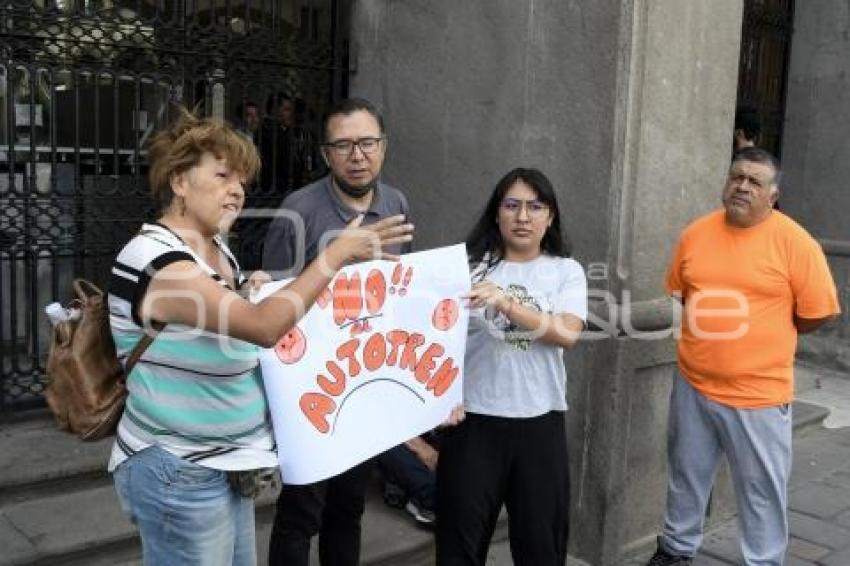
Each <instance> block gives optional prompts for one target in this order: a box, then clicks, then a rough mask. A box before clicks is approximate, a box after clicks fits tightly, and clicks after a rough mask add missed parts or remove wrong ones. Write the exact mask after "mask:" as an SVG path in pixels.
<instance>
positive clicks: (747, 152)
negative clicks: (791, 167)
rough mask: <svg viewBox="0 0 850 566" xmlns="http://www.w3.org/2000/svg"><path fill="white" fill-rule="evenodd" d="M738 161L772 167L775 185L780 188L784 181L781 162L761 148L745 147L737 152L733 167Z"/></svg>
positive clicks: (734, 156) (733, 157)
mask: <svg viewBox="0 0 850 566" xmlns="http://www.w3.org/2000/svg"><path fill="white" fill-rule="evenodd" d="M738 161H750V162H752V163H762V164H764V165H770V167H771V168H772V169H773V184H774V185H776V186H777V187H778V186H779V182H780V181H781V179H782V169H781V168H780V166H779V160H778V159H776V157H774V156H773V154H772V153H770V152H769V151H766V150H764V149H762V148H760V147H745V148H743V149H739V150H738V151H736V152H735V154H734V155H733V156H732V163H731V165H734V164H735V163H737V162H738ZM731 165H730V167H731Z"/></svg>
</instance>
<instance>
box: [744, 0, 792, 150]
mask: <svg viewBox="0 0 850 566" xmlns="http://www.w3.org/2000/svg"><path fill="white" fill-rule="evenodd" d="M793 24H794V0H745V2H744V22H743V26H742V34H741V60H740V65H739V69H738V105H739V106H749V107H752V108H754V109H755V110H756V111H757V112H758V115H759V118H760V121H761V135H760V136H759V139H758V145H759V146H760V147H763V148H765V149H767V150H769V151H771V152H773V153H774V154H775V155H777V156H779V155H780V154H781V153H782V125H783V121H784V120H785V93H786V90H787V84H788V65H789V57H790V53H791V35H792V32H793Z"/></svg>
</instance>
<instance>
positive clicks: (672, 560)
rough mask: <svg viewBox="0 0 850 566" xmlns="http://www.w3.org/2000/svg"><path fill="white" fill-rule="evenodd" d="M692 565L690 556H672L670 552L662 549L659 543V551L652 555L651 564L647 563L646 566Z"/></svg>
mask: <svg viewBox="0 0 850 566" xmlns="http://www.w3.org/2000/svg"><path fill="white" fill-rule="evenodd" d="M691 563H692V559H691V557H690V556H678V555H676V554H670V553H669V552H667V551H666V550H664V549H663V548H661V543H659V544H658V550H656V551H655V554H653V555H652V558H650V559H649V562H647V563H646V566H673V565H681V566H684V565H686V564H691Z"/></svg>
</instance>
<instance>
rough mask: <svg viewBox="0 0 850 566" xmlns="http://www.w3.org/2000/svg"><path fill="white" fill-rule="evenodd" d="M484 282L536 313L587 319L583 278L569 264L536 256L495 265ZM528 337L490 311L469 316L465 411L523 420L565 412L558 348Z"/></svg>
mask: <svg viewBox="0 0 850 566" xmlns="http://www.w3.org/2000/svg"><path fill="white" fill-rule="evenodd" d="M478 279H479V277H476V274H475V273H473V280H474V281H477V280H478ZM485 279H487V280H490V281H492V282H493V283H495V284H497V285H499V286H500V287H501V288H502V289H504V290H505V291H506V292H507V293H508V294H509V295H511V296H512V297H513V298H514V300H516V301H517V302H519V303H521V304H523V305H525V306H527V307H530V308H533V309H535V310H537V311H540V312H545V313H550V314H563V313H570V314H573V315H575V316H577V317H579V318H580V319H582V320H586V318H587V279H586V278H585V275H584V270H583V269H582V267H581V265H579V263H578V262H576V261H575V260H572V259H569V258H562V257H553V256H550V255H541V256H539V257H537V258H535V259H533V260H531V261H527V262H512V261H500V262H499V263H498V264H497V265H496V267H495V268H493V270H492V271H490V272H489V273H488V274H487V275H486V277H485ZM531 336H532V333H531V332H528V331H525V330H523V329H521V328H519V327H517V326H516V325H514V324H512V323H511V322H510V321H509V320H508V319H507V318H506V317H505V316H504V315H502V314H500V313H496V312H495V311H494V310H492V309H475V310H473V311H472V312H471V313H470V319H469V335H468V339H467V343H466V358H465V363H464V372H465V376H464V389H463V393H464V407H465V409H466V410H467V411H469V412H472V413H478V414H484V415H492V416H499V417H514V418H528V417H536V416H539V415H542V414H545V413H548V412H549V411H565V410H566V409H567V399H566V397H567V395H566V393H567V386H566V378H567V371H566V367H565V366H564V359H563V349H562V348H560V347H558V346H554V345H551V344H546V343H543V342H540V341H538V340H533V339H532V337H531Z"/></svg>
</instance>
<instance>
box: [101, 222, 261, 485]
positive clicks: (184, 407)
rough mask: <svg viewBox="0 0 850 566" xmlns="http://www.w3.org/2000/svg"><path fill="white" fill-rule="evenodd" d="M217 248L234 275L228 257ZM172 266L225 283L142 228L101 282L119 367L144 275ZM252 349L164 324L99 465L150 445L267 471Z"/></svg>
mask: <svg viewBox="0 0 850 566" xmlns="http://www.w3.org/2000/svg"><path fill="white" fill-rule="evenodd" d="M215 243H216V245H217V246H218V247H219V249H221V251H222V252H223V253H224V254H225V256H226V257H227V258H228V260H229V261H230V263H231V265H232V266H233V272H234V273H235V274H237V276H236V280H237V283H238V284H239V285H241V284H242V283H243V282H244V276H242V274H241V273H240V272H239V268H238V265H237V263H236V260H235V258H234V257H233V254H232V253H231V252H230V250H229V249H228V247H227V245H226V244H225V243H224V241H222V240H221V239H220V238H218V237H216V240H215ZM175 261H192V262H195V263H196V264H198V266H199V267H200V268H201V269H203V270H204V271H206V272H207V273H208V274H209V276H210V277H211V278H213V279H214V280H216V281H218V282H219V284H221V285H222V286H224V287H228V288H229V286H228V285H227V283H226V282H225V280H224V279H223V278H222V277H221V276H220V275H219V274H218V273H216V272H215V270H214V269H212V268H211V267H210V266H209V265H207V263H206V262H205V261H204V260H203V259H202V258H201V257H200V256H198V255H197V254H195V252H194V251H193V250H192V249H191V248H190V247H189V246H187V245H186V244H184V243H183V241H182V240H181V239H180V237H179V236H177V235H176V234H174V233H173V232H172V231H171V230H169V229H168V228H167V227H165V226H164V225H161V224H153V223H152V224H145V225H143V226H142V229H141V231H140V232H139V234H138V235H136V236H135V237H134V238H133V239H132V240H130V242H129V243H128V244H127V245H126V246H125V247H124V249H122V250H121V252H120V253H119V254H118V257H117V258H116V260H115V264H114V265H113V268H112V274H111V278H110V283H109V314H110V321H109V322H110V326H111V328H112V337H113V339H114V340H115V346H116V349H117V352H118V358H119V360H120V361H121V362H122V363H124V362H126V359H127V357H128V356H129V354H130V352H131V351H132V350H133V348H134V347H135V346H136V344H137V343H138V342H139V340H140V339H141V338H142V336H143V329H142V321H141V320H140V319H139V316H138V311H139V309H138V306H139V304H140V302H141V300H142V299H143V297H144V296H145V292H146V291H147V287H148V284H149V283H150V280H151V277H152V276H153V275H154V274H156V272H157V271H158V270H160V269H162V268H163V267H165V266H166V265H169V264H171V263H173V262H175ZM257 354H258V348H257V346H255V345H253V344H249V343H247V342H243V341H241V340H236V339H233V338H229V337H227V336H222V335H219V334H214V333H211V332H206V331H202V330H199V329H196V328H190V327H188V326H185V325H179V324H169V325H167V326H166V327H165V328H164V329H163V330H162V331H161V332H160V333H159V334H158V335H157V337H156V339H155V340H154V341H153V342H152V343H151V345H150V346H149V347H148V349H147V350H145V352H144V353H143V354H142V357H141V359H140V360H139V361H138V362H137V363H136V365H135V366H134V367H133V371H132V372H131V373H130V375H129V376H128V378H127V388H128V390H129V395H128V397H127V403H126V406H125V408H124V415H123V416H122V417H121V421H120V422H119V424H118V434H117V436H116V439H115V444H114V445H113V448H112V456H111V458H110V460H109V471H112V470H114V469H115V468H116V467H117V466H118V465H119V464H120V463H121V462H123V461H124V460H126V459H127V458H129V457H130V456H132V455H133V454H135V453H136V452H138V451H140V450H143V449H145V448H147V447H149V446H152V445H158V446H160V447H161V448H163V449H165V450H167V451H169V452H171V453H172V454H174V455H176V456H178V457H180V458H184V459H186V460H189V461H192V462H196V463H198V464H200V465H203V466H206V467H210V468H215V469H219V470H247V469H254V468H266V467H274V466H277V457H276V454H275V445H274V437H273V434H272V429H271V421H270V418H269V414H268V403H267V401H266V397H265V391H264V389H263V384H262V376H261V375H260V367H259V363H258V357H257Z"/></svg>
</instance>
